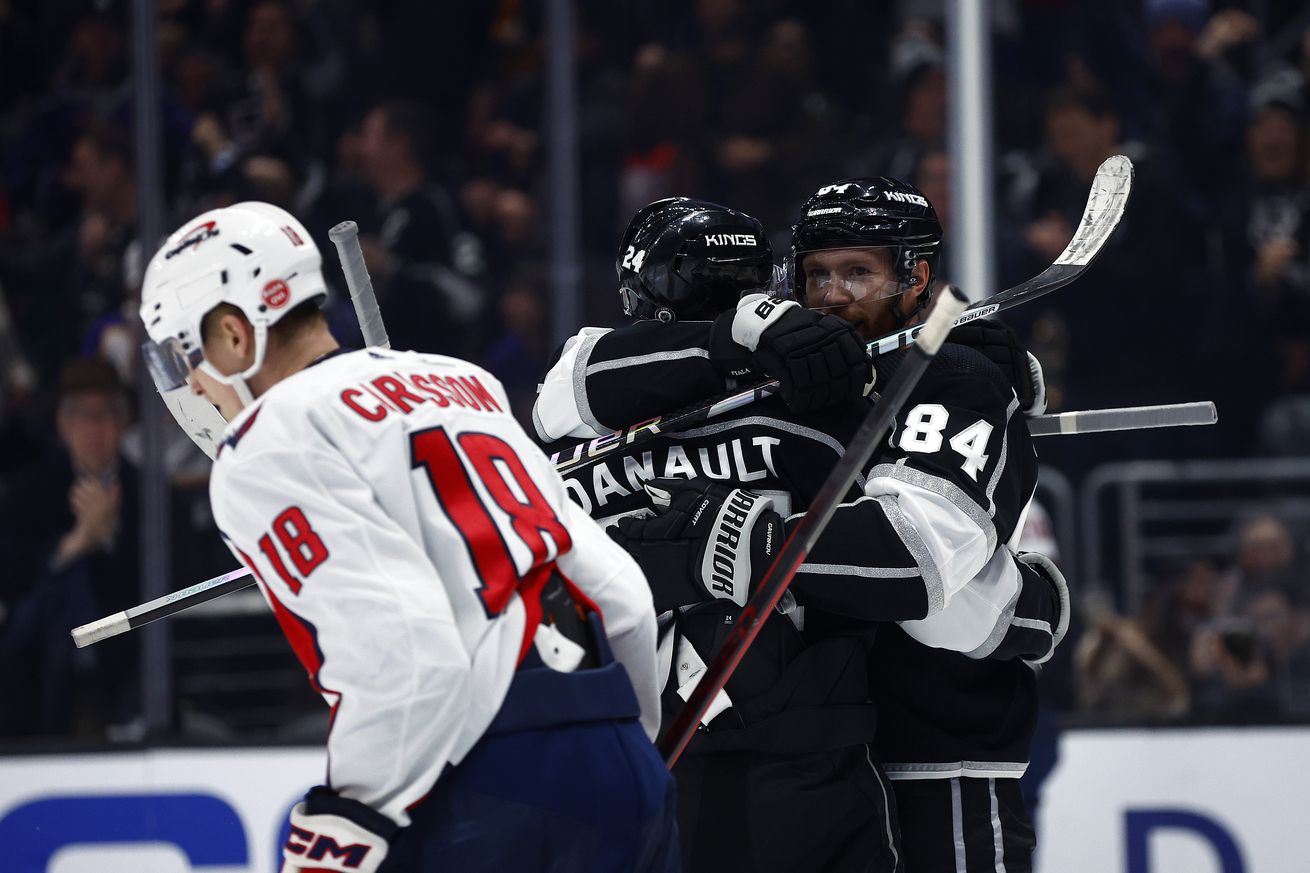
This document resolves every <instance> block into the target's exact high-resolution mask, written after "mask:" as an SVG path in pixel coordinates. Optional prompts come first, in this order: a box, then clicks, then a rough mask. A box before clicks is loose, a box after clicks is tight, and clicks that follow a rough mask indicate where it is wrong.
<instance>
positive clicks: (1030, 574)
mask: <svg viewBox="0 0 1310 873" xmlns="http://www.w3.org/2000/svg"><path fill="white" fill-rule="evenodd" d="M1014 562H1015V563H1016V564H1017V565H1018V566H1019V575H1020V577H1021V578H1022V580H1023V588H1022V589H1021V590H1020V592H1019V599H1018V600H1017V601H1016V603H1015V610H1014V613H1015V618H1016V619H1027V621H1024V622H1022V623H1021V622H1019V621H1015V622H1014V624H1013V625H1012V626H1011V629H1010V632H1009V633H1007V634H1006V639H1005V641H1004V644H1003V645H1008V646H1018V649H1017V651H1016V654H1018V655H1019V657H1022V658H1023V659H1024V660H1025V661H1027V662H1028V663H1030V664H1042V663H1045V662H1046V661H1047V660H1049V659H1050V657H1051V655H1053V654H1055V647H1056V646H1058V645H1060V641H1061V640H1062V639H1064V634H1065V632H1066V631H1068V630H1069V609H1070V605H1069V583H1067V582H1065V580H1064V574H1063V573H1061V572H1060V568H1059V567H1057V566H1055V562H1053V561H1052V560H1051V559H1050V558H1048V557H1046V556H1045V555H1043V554H1039V553H1038V552H1018V553H1016V554H1015V556H1014ZM1046 626H1049V633H1047V632H1046ZM1024 635H1026V636H1027V637H1028V639H1027V646H1026V647H1025V646H1024V645H1023V643H1024V641H1023V640H1021V639H1020V637H1021V636H1024ZM1025 648H1026V651H1025V650H1024V649H1025Z"/></svg>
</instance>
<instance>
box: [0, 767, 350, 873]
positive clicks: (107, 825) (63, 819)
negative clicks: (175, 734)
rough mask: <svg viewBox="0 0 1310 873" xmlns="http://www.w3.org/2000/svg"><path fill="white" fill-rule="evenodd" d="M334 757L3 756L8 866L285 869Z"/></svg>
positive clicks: (0, 780)
mask: <svg viewBox="0 0 1310 873" xmlns="http://www.w3.org/2000/svg"><path fill="white" fill-rule="evenodd" d="M323 767H324V752H323V750H322V749H321V748H317V749H304V748H277V749H231V750H226V749H204V750H186V751H183V750H158V751H151V752H121V753H108V754H94V755H57V756H45V755H42V756H15V757H0V845H3V846H5V847H6V852H5V858H4V860H3V861H2V862H0V870H3V871H4V873H189V871H192V870H203V871H205V873H274V871H276V870H277V867H276V866H275V859H276V858H277V857H278V848H277V847H278V846H279V845H280V844H281V831H282V827H283V825H284V823H285V821H286V817H287V812H288V810H290V808H291V806H292V804H294V803H295V802H296V801H297V800H299V799H300V797H301V796H303V795H304V793H305V791H307V790H308V789H309V788H310V787H311V786H313V785H316V784H318V783H320V782H322V781H323ZM10 865H13V866H10Z"/></svg>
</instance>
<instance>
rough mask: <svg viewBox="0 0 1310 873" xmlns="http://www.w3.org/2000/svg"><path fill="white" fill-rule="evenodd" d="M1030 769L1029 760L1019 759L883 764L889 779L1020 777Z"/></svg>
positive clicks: (883, 769)
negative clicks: (1022, 760) (1021, 761)
mask: <svg viewBox="0 0 1310 873" xmlns="http://www.w3.org/2000/svg"><path fill="white" fill-rule="evenodd" d="M1027 769H1028V764H1027V762H1023V763H1020V762H1018V761H953V762H949V763H946V762H932V763H917V764H883V765H882V771H883V772H884V773H886V774H887V778H888V779H892V780H896V781H899V780H902V779H954V778H955V777H956V776H969V777H972V778H976V779H988V778H992V779H1018V778H1019V777H1020V776H1022V775H1023V773H1024V771H1025V770H1027Z"/></svg>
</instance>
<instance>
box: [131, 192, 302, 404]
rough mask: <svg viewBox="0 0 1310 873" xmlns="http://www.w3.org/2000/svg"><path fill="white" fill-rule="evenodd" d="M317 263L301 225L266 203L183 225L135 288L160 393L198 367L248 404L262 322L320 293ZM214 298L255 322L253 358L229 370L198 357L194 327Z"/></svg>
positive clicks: (262, 340) (260, 357)
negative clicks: (241, 367) (246, 366)
mask: <svg viewBox="0 0 1310 873" xmlns="http://www.w3.org/2000/svg"><path fill="white" fill-rule="evenodd" d="M322 264H323V257H322V255H320V254H319V251H318V247H317V246H316V245H314V241H313V239H312V238H311V237H310V235H309V231H307V230H305V226H304V225H302V224H301V223H300V222H299V221H297V220H296V219H295V217H294V216H292V215H291V213H289V212H287V211H286V210H284V209H280V208H278V207H277V206H273V205H272V204H269V203H258V202H255V201H247V202H244V203H237V204H235V205H233V206H228V207H225V208H223V209H214V210H211V211H210V212H206V213H204V214H203V215H200V216H198V217H197V218H195V219H194V220H192V221H189V222H187V223H186V224H184V225H183V226H182V227H181V228H180V229H179V230H177V231H176V232H174V233H173V234H172V235H171V236H169V238H168V240H167V241H166V242H165V243H164V245H163V246H162V247H161V248H160V249H159V251H158V252H156V253H155V256H154V257H153V258H152V259H151V261H150V265H149V266H148V267H147V268H146V274H145V281H144V284H143V287H142V290H141V320H142V321H144V322H145V326H146V333H147V334H148V335H149V336H150V340H151V342H150V343H147V344H146V347H145V348H144V349H143V351H144V353H145V356H146V361H147V363H148V364H149V365H150V369H151V374H152V375H153V376H154V377H155V384H156V385H157V386H158V387H159V389H160V391H161V392H162V391H165V390H169V389H173V388H177V387H179V386H180V385H182V384H184V383H185V382H186V379H187V377H188V376H189V375H190V372H191V370H192V369H194V368H196V367H201V368H203V369H204V370H205V372H206V374H208V375H209V376H212V377H213V378H215V379H217V380H218V381H220V382H223V383H225V384H228V385H231V386H232V387H233V388H234V389H235V390H236V392H237V394H238V395H239V396H240V397H241V400H242V402H244V403H247V404H248V403H250V402H251V395H250V389H249V388H248V387H247V385H246V380H247V379H249V378H250V377H251V376H253V375H255V373H257V372H259V368H260V367H261V366H262V365H263V363H264V354H265V352H266V351H267V345H268V343H267V338H268V328H269V327H270V326H272V325H274V324H276V323H277V322H278V320H279V319H281V318H282V316H284V315H286V314H287V313H288V312H290V311H291V310H293V309H295V308H296V307H297V306H299V305H300V304H301V303H303V302H305V301H306V300H313V299H315V298H317V297H321V296H323V295H326V294H327V286H326V285H325V284H324V282H323V273H322ZM220 303H230V304H231V305H233V306H235V307H237V308H238V309H240V310H241V312H242V313H243V314H244V315H245V317H246V318H247V319H249V320H250V323H251V324H253V325H254V326H255V359H254V362H253V363H252V364H251V366H250V368H249V369H247V370H246V371H245V372H243V373H238V374H234V375H232V376H224V375H222V374H221V373H219V372H218V371H217V370H215V369H214V368H213V366H212V365H209V364H207V363H206V362H205V361H204V350H203V339H202V336H201V330H200V325H201V322H202V321H203V320H204V317H205V315H206V314H208V313H209V311H210V310H212V309H213V308H214V307H216V306H218V305H219V304H220Z"/></svg>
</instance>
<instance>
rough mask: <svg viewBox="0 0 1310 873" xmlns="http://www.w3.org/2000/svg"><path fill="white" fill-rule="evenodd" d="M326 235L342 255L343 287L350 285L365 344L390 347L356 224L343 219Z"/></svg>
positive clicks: (371, 346) (340, 255)
mask: <svg viewBox="0 0 1310 873" xmlns="http://www.w3.org/2000/svg"><path fill="white" fill-rule="evenodd" d="M328 239H330V240H332V244H333V245H335V246H336V247H337V257H338V258H340V259H341V271H342V272H343V273H344V274H345V276H346V287H347V288H349V289H350V302H351V303H352V304H354V306H355V317H356V318H358V319H359V330H360V333H361V334H363V337H364V345H366V346H369V347H370V348H377V349H389V348H391V340H390V339H389V338H388V337H387V328H386V325H384V324H383V323H382V311H381V310H380V309H378V298H377V295H376V294H374V293H373V280H372V279H371V278H369V275H368V268H367V267H366V266H365V265H364V250H363V249H362V248H361V247H360V245H359V225H357V224H356V223H355V222H353V221H343V222H341V223H340V224H338V225H336V226H335V227H333V228H332V229H331V230H329V231H328Z"/></svg>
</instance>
